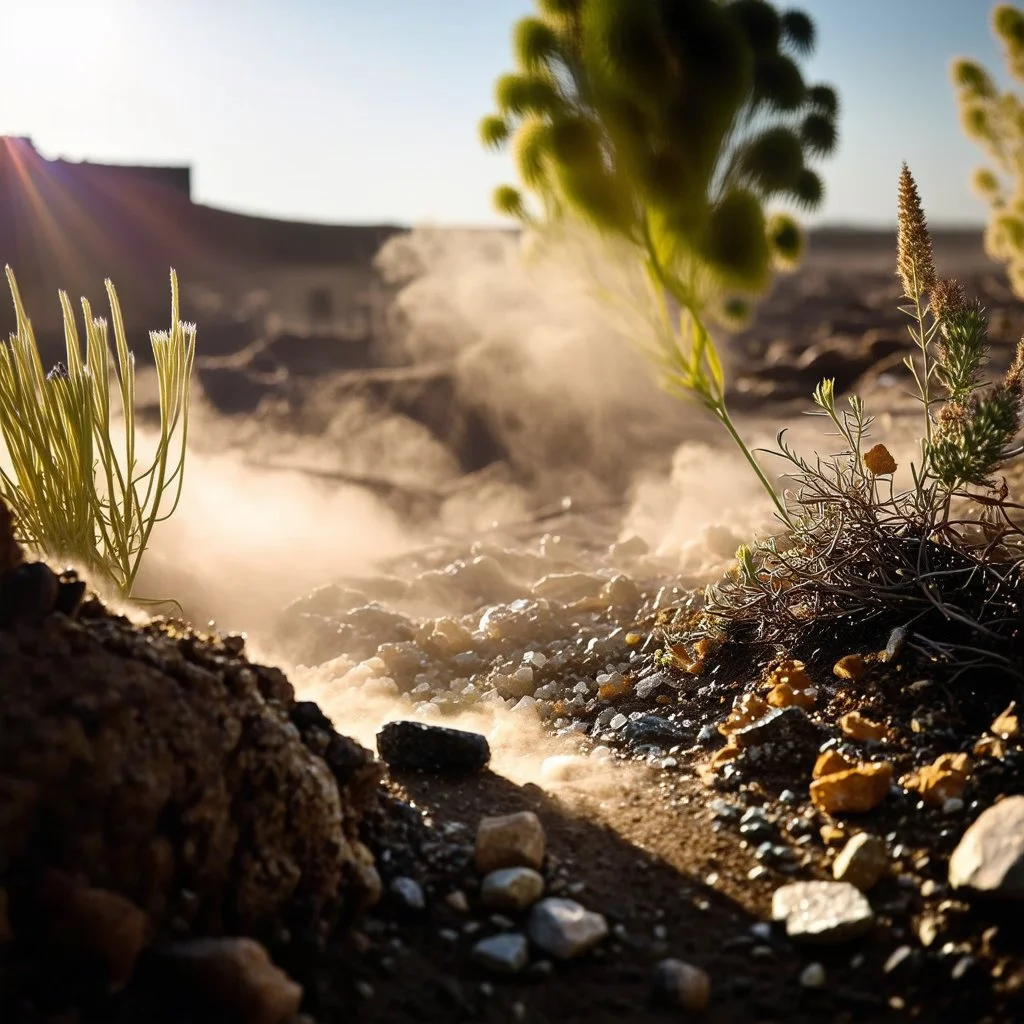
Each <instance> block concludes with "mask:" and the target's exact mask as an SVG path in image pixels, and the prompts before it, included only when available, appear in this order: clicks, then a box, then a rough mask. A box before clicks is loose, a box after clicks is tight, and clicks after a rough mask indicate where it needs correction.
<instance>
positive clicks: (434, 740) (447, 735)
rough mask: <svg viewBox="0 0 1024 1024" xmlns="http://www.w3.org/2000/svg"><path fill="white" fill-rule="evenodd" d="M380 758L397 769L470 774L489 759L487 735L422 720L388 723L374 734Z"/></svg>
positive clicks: (479, 769)
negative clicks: (430, 723) (448, 727)
mask: <svg viewBox="0 0 1024 1024" xmlns="http://www.w3.org/2000/svg"><path fill="white" fill-rule="evenodd" d="M377 750H378V752H379V753H380V756H381V759H382V760H383V761H384V762H385V763H386V764H387V765H388V767H389V768H393V769H395V770H398V771H421V772H430V773H435V774H451V775H472V774H475V773H477V772H481V771H483V769H484V768H485V767H486V766H487V763H488V762H489V761H490V759H491V748H490V746H489V744H488V743H487V737H486V736H481V735H480V734H479V733H475V732H468V731H466V730H464V729H447V728H443V727H442V726H438V725H427V724H425V723H423V722H408V721H402V722H389V723H388V724H387V725H385V726H384V727H383V728H382V729H381V730H380V732H378V733H377Z"/></svg>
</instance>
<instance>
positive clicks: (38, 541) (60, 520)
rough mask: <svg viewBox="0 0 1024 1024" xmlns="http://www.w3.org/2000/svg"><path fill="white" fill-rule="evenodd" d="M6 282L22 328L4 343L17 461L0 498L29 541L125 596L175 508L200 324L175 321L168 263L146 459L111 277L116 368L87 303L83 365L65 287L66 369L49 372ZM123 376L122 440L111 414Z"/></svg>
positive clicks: (2, 407) (10, 438)
mask: <svg viewBox="0 0 1024 1024" xmlns="http://www.w3.org/2000/svg"><path fill="white" fill-rule="evenodd" d="M7 280H8V283H9V285H10V289H11V294H12V296H13V298H14V306H15V310H16V313H17V329H16V331H15V333H14V334H12V335H11V338H10V343H9V344H8V345H0V434H2V436H3V440H4V446H5V448H6V455H7V461H8V462H9V467H0V498H2V499H3V500H4V501H5V502H6V503H7V505H8V506H9V507H10V509H11V510H12V511H13V513H14V516H15V522H16V526H17V532H18V540H19V541H20V542H21V543H22V544H24V545H26V546H27V547H29V548H30V549H34V550H35V551H37V552H38V553H41V554H45V555H48V556H50V557H51V558H54V559H67V560H69V561H71V562H72V563H74V564H75V565H78V566H80V567H82V568H84V569H87V570H88V571H89V572H90V573H93V574H96V575H98V576H99V577H102V579H103V580H105V581H106V582H107V583H108V584H110V585H112V586H113V587H114V588H115V589H116V590H117V592H118V593H119V594H120V595H121V596H123V597H129V596H130V595H131V593H132V588H133V586H134V584H135V580H136V577H137V575H138V572H139V567H140V565H141V562H142V557H143V554H144V552H145V550H146V546H147V545H148V543H149V539H150V536H151V534H152V531H153V528H154V526H155V525H156V524H157V523H159V522H163V521H164V520H166V519H167V518H169V517H170V515H171V514H172V513H173V512H174V509H175V508H176V507H177V504H178V500H179V499H180V497H181V488H182V483H183V480H184V466H185V448H186V442H187V436H188V412H189V382H190V379H191V374H192V364H193V360H194V356H195V338H196V328H195V325H193V324H188V323H183V322H182V321H181V320H180V319H179V316H178V281H177V277H176V275H175V273H174V271H173V270H172V271H171V326H170V330H169V331H162V332H156V331H154V332H152V333H151V334H150V340H151V344H152V347H153V359H154V362H155V365H156V374H157V381H158V386H159V400H160V431H159V436H158V439H157V442H156V447H155V450H154V451H153V454H152V458H151V459H150V460H149V461H148V465H145V466H143V465H142V464H141V462H140V458H139V454H138V446H137V439H136V425H135V357H134V355H133V354H132V352H131V351H129V348H128V342H127V340H126V338H125V329H124V320H123V318H122V316H121V307H120V304H119V302H118V299H117V292H116V291H115V290H114V286H113V284H112V283H111V282H110V281H107V282H106V289H107V296H108V299H109V302H110V313H111V321H112V324H113V331H114V341H115V345H116V349H117V363H116V371H115V368H114V366H113V365H112V360H111V354H110V346H109V342H108V336H107V321H106V320H104V319H101V318H98V317H94V316H93V314H92V309H91V307H90V305H89V303H88V301H87V300H86V299H82V312H83V317H84V327H85V361H84V362H83V360H82V354H81V350H80V346H79V336H78V330H77V327H76V325H75V317H74V312H73V310H72V307H71V303H70V301H69V299H68V297H67V295H66V294H65V293H64V292H61V294H60V301H61V306H62V308H63V313H64V336H65V343H66V344H65V348H66V364H58V365H57V366H56V367H54V368H53V369H52V370H51V371H50V372H49V373H44V371H43V366H42V362H41V359H40V355H39V350H38V348H37V346H36V341H35V337H34V335H33V332H32V324H31V322H30V320H29V318H28V316H27V314H26V312H25V308H24V306H23V304H22V301H21V296H20V295H19V293H18V286H17V282H16V280H15V277H14V273H13V272H12V270H11V268H10V267H8V268H7ZM115 379H116V387H117V392H118V396H119V400H120V406H121V415H122V429H123V436H122V439H121V444H118V443H117V442H116V441H115V437H114V435H115V430H114V426H113V417H112V410H111V384H112V382H114V381H115ZM168 498H169V499H170V501H169V505H168V502H167V500H166V499H168Z"/></svg>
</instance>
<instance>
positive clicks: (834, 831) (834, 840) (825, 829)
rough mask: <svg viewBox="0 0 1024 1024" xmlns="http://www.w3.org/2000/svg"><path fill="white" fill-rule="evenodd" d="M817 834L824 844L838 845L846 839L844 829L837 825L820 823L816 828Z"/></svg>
mask: <svg viewBox="0 0 1024 1024" xmlns="http://www.w3.org/2000/svg"><path fill="white" fill-rule="evenodd" d="M818 834H819V835H820V836H821V841H822V842H823V843H824V844H825V845H826V846H838V845H839V844H840V843H842V842H845V841H846V829H844V828H840V827H839V826H838V825H822V826H821V828H820V829H818Z"/></svg>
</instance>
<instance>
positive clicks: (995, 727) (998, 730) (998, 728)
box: [989, 701, 1020, 740]
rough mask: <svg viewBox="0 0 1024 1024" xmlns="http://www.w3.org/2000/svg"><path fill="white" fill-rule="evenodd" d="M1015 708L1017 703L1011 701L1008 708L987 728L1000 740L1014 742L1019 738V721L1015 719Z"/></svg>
mask: <svg viewBox="0 0 1024 1024" xmlns="http://www.w3.org/2000/svg"><path fill="white" fill-rule="evenodd" d="M1016 707H1017V702H1016V701H1011V703H1010V706H1009V707H1008V708H1007V709H1006V710H1005V711H1004V712H1003V713H1002V714H1001V715H998V716H997V717H996V719H995V721H994V722H993V723H992V724H991V726H989V728H990V729H991V731H992V732H993V733H994V734H995V735H996V736H998V737H999V738H1000V739H1003V740H1015V739H1018V738H1019V737H1020V719H1019V718H1018V717H1017V714H1016Z"/></svg>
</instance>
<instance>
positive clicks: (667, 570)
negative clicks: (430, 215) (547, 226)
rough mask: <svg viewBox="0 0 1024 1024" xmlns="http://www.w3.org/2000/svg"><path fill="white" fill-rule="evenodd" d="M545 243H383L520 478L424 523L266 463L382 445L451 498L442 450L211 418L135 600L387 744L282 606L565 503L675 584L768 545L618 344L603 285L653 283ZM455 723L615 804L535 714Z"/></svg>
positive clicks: (756, 497)
mask: <svg viewBox="0 0 1024 1024" xmlns="http://www.w3.org/2000/svg"><path fill="white" fill-rule="evenodd" d="M531 245H532V249H533V252H532V254H531V256H530V258H529V259H524V258H523V252H522V248H523V247H522V243H521V241H520V240H519V239H518V238H517V237H516V236H514V235H511V234H501V233H496V232H452V231H415V232H413V233H411V234H409V235H407V236H404V237H400V238H397V239H395V240H393V241H392V242H390V243H388V245H387V246H386V247H385V249H384V251H383V252H382V253H381V254H380V257H379V260H378V264H379V266H380V268H381V269H382V272H383V273H384V274H385V276H386V277H387V278H389V279H390V280H392V281H399V282H402V284H403V288H402V290H401V292H400V294H399V296H398V299H397V301H396V303H395V307H394V310H393V322H394V331H395V336H396V338H397V339H398V340H399V342H400V344H401V345H402V346H404V350H405V354H406V355H407V356H409V357H411V358H412V359H414V360H417V361H428V360H434V361H442V362H446V363H448V364H450V365H451V366H452V367H454V371H455V374H456V377H457V380H458V385H459V388H460V389H467V390H468V391H470V392H471V393H472V394H474V395H475V396H476V397H477V398H478V399H480V400H482V401H483V402H484V403H485V404H486V405H487V406H488V407H489V408H490V409H491V410H492V412H493V415H494V422H495V423H497V424H498V426H499V430H500V433H501V439H502V441H503V443H504V445H505V447H506V450H507V451H508V453H509V461H510V463H511V472H509V473H506V474H505V475H504V476H501V475H498V476H497V477H495V476H494V475H493V474H492V475H491V476H490V477H489V478H487V481H489V482H482V483H481V484H480V490H479V492H478V493H475V492H474V491H473V490H472V489H471V490H470V491H468V492H465V491H464V492H463V493H462V494H461V497H460V498H459V500H452V501H449V502H447V503H446V504H444V505H443V506H442V507H441V509H440V511H438V512H437V513H436V514H435V515H434V516H433V517H431V518H426V519H423V520H421V521H417V522H409V521H407V520H402V519H400V518H399V517H398V515H397V514H396V513H395V512H393V511H391V509H390V508H389V506H388V504H387V503H385V502H384V501H382V500H380V499H379V498H377V497H375V496H374V495H373V494H371V493H370V492H369V491H367V490H364V489H361V488H358V487H346V486H340V485H338V484H337V483H333V482H330V481H329V480H325V479H317V478H314V477H311V476H310V475H309V474H306V473H303V472H300V471H294V472H293V471H281V470H280V469H275V470H267V469H259V468H254V467H253V465H252V463H253V461H254V459H255V460H256V461H258V458H259V456H260V455H261V453H262V454H265V455H266V456H267V461H275V460H276V462H277V463H278V465H280V463H281V457H282V455H284V456H285V457H286V458H287V460H289V461H290V462H291V464H292V465H296V466H308V465H311V464H315V465H318V466H324V465H325V463H328V464H329V463H330V460H331V454H332V445H333V446H334V448H335V449H336V456H337V460H338V463H339V464H350V463H351V460H352V458H353V451H352V446H353V444H355V445H358V444H359V443H360V442H359V439H360V438H363V439H365V438H366V437H367V436H371V434H372V436H374V437H376V438H377V439H378V441H379V440H380V438H385V439H386V440H388V441H389V442H391V444H392V447H391V449H387V446H386V445H385V446H384V448H383V449H382V450H381V451H380V452H379V453H375V456H374V457H375V458H376V459H377V460H378V461H383V462H386V463H388V464H392V465H394V464H402V465H406V466H409V465H419V466H420V467H421V470H422V468H423V467H429V466H432V465H434V466H437V467H438V482H440V481H441V480H442V478H446V477H448V476H449V475H450V472H451V468H450V466H449V465H448V464H447V463H446V462H445V460H444V459H439V458H438V455H437V451H436V442H435V441H433V440H432V439H428V438H426V437H424V436H423V435H422V433H418V432H417V431H415V430H411V429H409V428H408V423H406V424H405V425H394V426H393V428H384V427H382V425H381V424H380V423H375V424H374V425H373V430H372V431H370V432H369V433H368V432H367V431H366V430H363V431H361V429H360V425H359V424H357V423H354V422H353V419H352V417H353V415H354V413H353V410H352V409H351V408H349V409H347V410H338V413H337V415H338V416H339V417H346V419H345V420H344V422H345V424H346V428H345V430H343V431H339V430H335V431H333V432H329V433H330V437H329V438H326V437H319V438H313V439H310V438H308V437H305V438H304V437H302V436H301V435H300V434H298V433H295V434H294V435H289V436H288V437H285V436H284V434H283V433H282V431H281V429H280V427H279V426H276V427H270V426H268V425H266V424H262V423H261V422H260V421H259V420H258V419H250V420H249V421H247V422H245V423H244V424H241V425H239V423H238V422H237V421H236V422H231V421H220V420H218V419H217V418H216V417H215V415H214V414H212V413H211V412H210V410H209V409H207V408H204V407H203V406H202V405H199V406H198V407H197V413H196V417H195V423H194V425H193V436H195V437H200V438H201V444H197V445H193V446H192V451H191V454H190V457H189V461H188V464H187V479H186V487H185V493H184V495H183V498H182V502H181V505H180V507H179V509H178V511H177V512H176V514H175V516H174V517H173V519H171V520H170V521H169V522H168V523H166V524H164V525H162V526H161V527H160V528H159V529H158V531H157V532H156V533H155V535H154V540H153V543H152V549H151V552H150V556H149V565H148V570H147V572H146V574H145V576H144V577H143V579H142V580H140V585H139V587H138V592H139V593H143V594H145V595H146V596H151V597H161V596H164V595H174V596H176V597H177V598H178V599H179V600H181V602H182V604H183V605H184V606H185V608H186V610H187V613H188V614H189V616H190V617H191V618H192V619H193V621H196V622H197V623H198V624H205V620H207V619H211V620H215V621H216V624H217V627H218V628H220V629H222V630H239V631H246V632H247V633H248V634H249V651H250V656H251V657H254V658H259V659H260V660H264V661H270V662H272V663H278V664H280V665H281V667H282V668H284V669H285V670H286V671H287V672H288V674H289V676H290V678H292V680H293V682H294V683H295V684H296V686H297V689H298V690H299V693H300V696H301V697H303V698H306V699H312V700H316V701H317V702H318V703H319V704H320V705H321V706H322V707H323V709H324V710H325V712H326V713H327V714H328V715H330V716H331V717H332V719H333V720H334V721H335V724H336V725H337V727H338V728H339V729H340V730H341V731H343V732H345V733H349V734H352V735H354V736H355V737H356V738H358V739H360V740H361V741H362V742H363V743H365V744H366V745H367V746H369V747H371V748H373V747H374V746H375V744H374V736H375V733H376V732H377V730H378V729H379V728H380V726H381V725H382V724H384V723H385V722H387V721H390V720H393V719H396V718H412V717H416V715H415V714H414V713H411V712H410V704H409V703H408V702H407V701H405V700H400V699H397V698H396V697H394V696H393V695H392V691H391V690H389V689H388V688H386V687H382V688H381V689H380V692H378V693H375V692H374V686H373V683H372V680H371V679H370V677H371V676H372V672H370V671H369V670H368V669H367V668H366V666H365V665H361V664H359V663H357V662H356V661H354V660H350V659H348V658H346V657H341V658H336V659H334V661H331V662H327V663H324V664H321V665H296V664H293V663H289V662H288V661H287V660H285V659H284V657H283V656H282V655H281V654H280V651H279V647H278V644H277V642H276V638H275V623H276V621H277V618H278V616H279V614H280V612H281V610H282V608H283V607H284V606H285V605H286V604H287V603H288V602H290V601H292V600H294V599H296V598H298V597H301V596H302V595H304V594H306V593H308V592H309V591H311V590H313V589H314V588H315V587H317V586H320V585H322V584H327V583H329V582H331V581H334V580H343V579H345V578H349V577H353V576H360V575H366V574H372V573H373V572H375V571H376V569H375V567H376V566H377V565H378V564H379V563H380V562H381V560H383V559H389V560H391V561H392V563H393V564H401V558H400V557H399V556H402V555H403V554H409V553H412V552H415V551H417V550H419V549H422V548H424V547H427V546H429V545H431V544H437V543H438V542H444V543H446V544H449V545H452V544H454V545H455V546H456V547H457V546H458V545H460V544H461V545H462V548H463V550H464V551H465V552H466V553H467V557H468V553H469V552H470V548H471V545H472V544H473V543H474V541H478V540H479V539H480V538H481V531H482V529H483V528H484V526H487V527H489V529H488V530H487V539H488V542H489V543H492V544H499V545H500V544H502V543H511V541H510V540H508V537H509V528H510V527H511V526H514V525H515V524H516V523H517V522H521V521H522V520H523V519H524V517H528V516H529V514H530V512H531V509H533V508H536V507H537V506H538V505H541V504H543V503H544V502H545V501H548V500H550V499H551V497H552V496H554V495H571V496H572V498H573V501H574V503H575V507H576V508H578V509H579V510H580V514H579V516H578V517H577V522H576V527H577V528H578V529H581V530H583V531H584V532H585V531H586V529H587V516H588V509H589V508H592V507H601V508H605V509H606V508H607V507H608V506H609V505H611V506H612V507H613V509H614V515H615V516H617V517H618V520H617V521H618V531H617V532H618V537H619V539H625V538H629V537H640V538H642V539H643V540H644V541H645V542H646V544H647V546H648V547H649V548H650V550H651V552H652V553H653V555H655V556H657V558H658V559H659V561H658V563H657V564H658V565H659V566H660V568H661V571H662V572H663V574H664V580H665V582H666V583H667V584H671V583H673V582H674V581H677V580H678V579H679V578H680V577H681V576H683V575H685V576H686V578H688V579H691V580H692V579H694V578H698V577H699V576H700V574H701V573H705V574H707V573H708V572H709V571H712V572H713V571H715V569H717V570H718V571H720V569H721V567H722V565H723V559H725V560H728V558H729V557H730V555H731V553H732V552H733V551H735V546H736V545H737V544H738V543H739V542H740V541H742V540H744V539H747V538H749V537H751V536H752V535H753V534H754V533H755V532H757V531H761V530H769V529H771V527H772V518H771V506H770V503H769V501H768V500H767V498H766V496H765V495H764V493H763V492H762V491H761V490H760V489H759V485H758V483H757V481H756V480H755V479H754V477H753V475H752V474H751V472H750V470H749V467H747V466H746V465H745V463H744V462H743V460H742V457H741V456H740V455H739V453H738V452H737V451H736V450H735V449H734V448H733V447H732V444H731V442H730V441H729V440H728V438H727V437H725V436H724V433H721V434H720V433H718V432H717V428H716V426H715V425H714V424H713V423H710V422H709V419H708V418H707V417H706V416H705V415H704V414H703V413H702V412H701V411H700V410H699V409H696V408H695V407H691V406H687V405H685V404H682V403H679V402H677V401H675V400H672V399H670V398H668V397H666V396H665V395H663V394H662V393H661V392H659V390H658V388H657V387H656V384H655V383H654V375H653V372H652V371H651V369H650V367H649V364H648V363H647V362H646V361H645V360H644V359H643V358H642V357H641V356H640V355H639V354H638V353H637V352H636V351H635V349H634V348H631V347H630V345H628V344H627V343H626V342H624V340H623V338H622V336H621V333H620V329H622V328H629V329H631V330H633V331H634V332H636V330H637V328H638V325H639V324H640V321H638V319H637V316H636V313H635V311H634V310H631V309H624V310H620V311H619V312H618V313H612V312H610V311H609V307H608V305H607V304H606V303H604V302H602V301H601V300H600V299H599V298H597V297H596V295H595V284H596V285H598V286H600V287H605V288H608V287H612V286H614V287H619V288H620V289H622V290H624V291H625V292H626V293H627V294H629V295H632V296H633V297H634V298H638V297H639V295H640V292H639V291H638V285H637V283H636V282H635V281H630V280H629V279H628V278H626V277H623V276H622V274H621V271H620V269H619V268H618V266H617V264H615V262H614V261H611V260H608V259H607V258H605V257H603V256H602V255H601V254H599V253H598V252H596V251H595V250H594V249H593V248H587V247H585V246H582V245H581V244H579V243H578V242H577V241H576V240H573V239H565V238H563V239H554V240H553V239H543V240H537V239H534V240H533V241H532V243H531ZM186 312H187V311H186ZM201 345H202V325H201V324H200V330H199V346H200V348H201ZM726 354H727V356H728V352H727V353H726ZM809 405H810V403H808V407H809ZM795 419H796V422H795V423H794V424H793V425H794V428H795V429H794V430H793V431H791V435H790V439H791V441H792V443H793V444H794V445H796V447H797V448H798V449H800V450H802V451H804V452H805V453H808V454H809V453H810V452H811V451H812V450H813V449H814V448H815V447H818V449H819V450H820V451H822V452H827V451H830V450H831V448H830V445H831V444H832V443H833V442H832V441H831V440H830V439H827V438H824V439H823V438H822V421H820V420H813V419H809V418H806V417H802V416H799V415H798V416H796V417H795ZM882 426H883V428H884V431H886V432H887V436H886V437H885V440H886V442H887V443H888V444H889V445H890V447H891V448H892V449H893V450H894V452H896V453H897V457H898V458H899V459H900V461H901V463H902V464H903V466H906V465H907V462H908V459H907V458H904V455H905V454H909V452H910V449H909V446H908V445H906V444H904V443H901V442H900V439H899V438H898V437H897V436H896V427H895V426H894V424H893V423H892V422H891V421H887V422H886V423H884V424H882ZM775 429H776V427H775V425H774V424H769V423H767V422H758V421H756V420H751V419H748V420H747V421H746V422H743V423H741V430H742V432H743V433H744V435H745V436H746V437H747V438H748V440H749V442H750V443H751V445H752V446H757V445H765V446H771V445H772V443H773V441H774V434H775ZM285 433H287V432H285ZM876 433H877V431H876ZM353 439H356V440H355V441H353ZM346 445H347V448H346ZM395 446H397V448H398V449H400V450H396V447H395ZM417 446H419V448H417ZM345 460H348V462H347V463H346V461H345ZM762 463H763V465H764V466H765V467H766V469H767V470H768V472H769V473H772V472H777V471H781V470H783V469H784V467H783V465H782V463H781V460H773V459H771V458H769V457H762ZM495 480H497V481H498V482H497V483H495ZM543 532H544V527H543V525H538V526H537V527H536V528H535V530H534V536H533V537H531V538H527V539H526V540H525V541H524V539H523V537H522V534H521V532H520V534H519V535H518V536H517V540H516V543H517V544H519V546H520V547H522V546H524V545H525V546H526V547H529V546H530V545H533V550H536V542H537V540H538V538H539V537H540V536H541V534H542V533H543ZM396 558H397V563H396V562H395V560H396ZM567 568H571V569H574V570H577V571H580V572H584V573H586V572H589V571H591V569H592V566H590V565H587V564H582V563H581V564H576V565H573V566H571V567H566V566H565V564H564V562H563V563H562V564H561V566H560V568H559V571H562V572H564V571H567ZM398 571H399V572H401V570H398ZM436 614H438V615H440V614H441V611H440V609H439V610H437V612H436ZM356 686H358V699H354V694H355V692H356V691H355V689H354V687H356ZM444 724H448V725H452V726H454V727H457V728H466V729H471V730H475V731H479V732H482V733H484V734H485V735H486V736H487V737H488V739H489V741H490V744H491V748H492V754H493V762H492V763H493V768H494V770H496V771H498V772H500V773H502V774H504V775H506V776H508V777H509V778H510V779H512V780H513V781H515V782H517V783H523V782H527V781H530V782H535V783H537V784H538V785H541V786H543V787H544V788H547V789H565V788H569V789H581V788H582V789H584V790H587V791H589V792H591V793H596V794H601V793H604V792H612V791H614V790H615V789H616V788H621V786H622V785H623V784H624V782H625V780H624V778H623V776H622V771H623V770H624V767H625V766H624V765H622V764H621V763H613V762H612V761H610V760H609V759H608V758H607V757H606V756H605V755H604V754H599V755H598V756H596V757H595V756H590V757H580V756H578V755H577V753H576V749H577V748H576V747H575V746H574V744H573V742H572V740H571V739H570V738H565V737H553V736H551V735H550V734H549V733H548V732H547V731H545V728H544V726H543V724H542V722H541V721H540V719H539V718H538V717H537V716H536V715H535V714H533V713H531V712H530V710H529V709H519V710H515V711H513V710H509V709H508V707H506V706H505V705H503V704H500V702H499V704H498V705H497V706H495V705H488V706H487V707H483V706H481V705H477V706H476V707H474V708H472V709H468V710H466V711H463V712H461V713H459V714H456V715H453V716H452V715H446V717H445V719H444Z"/></svg>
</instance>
